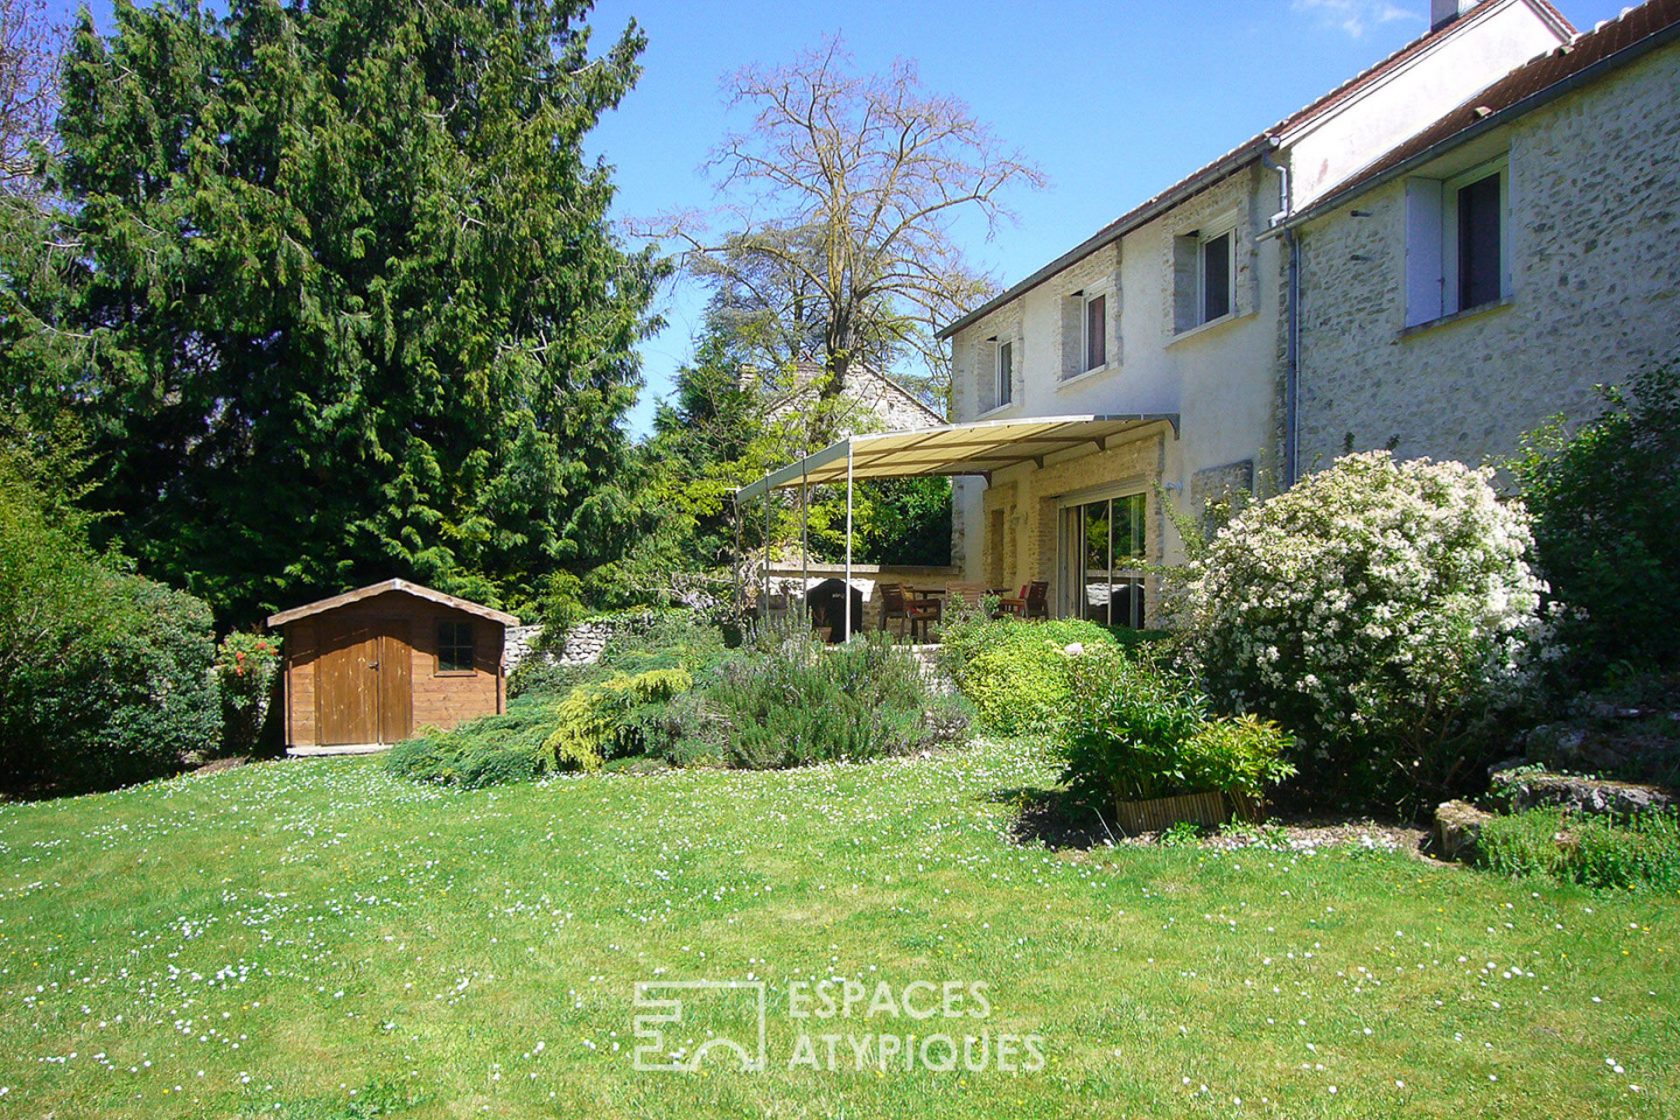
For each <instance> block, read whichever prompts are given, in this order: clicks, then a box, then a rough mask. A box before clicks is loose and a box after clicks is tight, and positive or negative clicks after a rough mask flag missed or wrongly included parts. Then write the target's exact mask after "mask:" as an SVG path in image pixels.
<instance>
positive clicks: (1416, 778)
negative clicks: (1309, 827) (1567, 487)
mask: <svg viewBox="0 0 1680 1120" xmlns="http://www.w3.org/2000/svg"><path fill="white" fill-rule="evenodd" d="M1490 477H1491V472H1490V471H1488V470H1472V469H1470V468H1468V467H1465V466H1463V465H1462V464H1459V463H1451V462H1444V463H1434V462H1430V461H1428V460H1422V459H1420V460H1415V461H1411V462H1404V463H1402V462H1396V461H1395V460H1394V459H1393V457H1392V456H1391V455H1390V454H1389V453H1388V452H1382V451H1379V452H1370V453H1366V454H1358V455H1349V456H1346V457H1345V458H1342V459H1340V460H1338V461H1337V462H1336V463H1335V465H1334V466H1332V467H1331V468H1330V469H1329V470H1326V471H1324V472H1322V473H1319V474H1316V475H1312V476H1309V477H1308V478H1306V479H1304V480H1302V481H1301V482H1300V483H1299V484H1298V485H1296V486H1295V487H1294V488H1293V489H1290V490H1287V491H1285V492H1283V493H1281V494H1279V495H1277V496H1276V497H1273V498H1271V499H1270V500H1268V501H1266V502H1263V503H1260V504H1257V505H1254V506H1250V507H1249V508H1248V509H1246V510H1244V511H1243V512H1241V513H1239V514H1238V515H1237V516H1236V517H1234V518H1232V519H1231V521H1229V522H1228V523H1227V524H1226V525H1225V526H1224V527H1223V528H1222V529H1221V530H1220V531H1219V533H1218V535H1217V536H1216V537H1215V538H1214V539H1213V541H1212V542H1211V543H1210V544H1209V545H1208V548H1207V551H1206V553H1205V554H1204V555H1203V556H1202V557H1200V558H1199V559H1197V560H1194V561H1192V562H1191V564H1190V570H1189V572H1188V578H1187V579H1186V581H1185V584H1184V590H1183V592H1182V594H1183V601H1182V602H1181V603H1180V604H1179V607H1180V620H1181V623H1182V625H1183V626H1184V627H1185V630H1186V637H1187V640H1188V645H1189V648H1190V649H1191V650H1192V651H1193V653H1194V654H1195V656H1196V657H1197V658H1198V659H1199V661H1200V665H1201V667H1202V669H1203V671H1204V672H1205V674H1206V679H1207V683H1208V685H1209V690H1210V693H1211V695H1212V697H1213V699H1214V702H1215V703H1216V704H1217V705H1219V706H1220V707H1221V708H1224V709H1227V710H1234V711H1252V712H1255V713H1258V714H1260V715H1263V716H1266V717H1268V718H1271V719H1275V720H1278V721H1279V722H1281V723H1282V724H1283V725H1284V726H1286V727H1288V728H1290V729H1292V730H1294V731H1295V732H1297V733H1298V734H1300V735H1301V736H1302V737H1303V743H1304V744H1305V745H1308V746H1310V747H1311V748H1312V750H1311V751H1310V752H1307V751H1300V750H1298V751H1297V752H1296V759H1295V760H1296V761H1297V762H1298V763H1299V764H1300V765H1301V768H1302V770H1303V773H1304V774H1306V775H1307V776H1308V777H1309V778H1310V779H1311V781H1312V783H1313V784H1312V788H1314V790H1315V791H1318V792H1319V793H1321V794H1322V793H1332V794H1335V793H1341V794H1351V795H1354V796H1356V797H1358V798H1360V799H1362V800H1366V799H1379V798H1380V799H1381V800H1383V801H1385V802H1387V803H1390V804H1403V805H1415V804H1416V803H1417V801H1418V799H1419V798H1420V797H1421V796H1434V795H1437V794H1440V793H1442V792H1445V790H1446V789H1448V788H1450V787H1451V786H1453V785H1454V784H1455V782H1458V781H1461V780H1463V779H1465V778H1466V777H1467V776H1468V775H1469V774H1470V772H1471V771H1472V770H1473V768H1474V765H1475V763H1476V761H1477V758H1476V754H1477V747H1478V745H1479V742H1480V741H1481V740H1480V739H1479V738H1478V735H1479V734H1481V733H1484V732H1485V730H1486V728H1487V726H1488V723H1487V721H1488V720H1489V718H1490V716H1491V715H1492V714H1493V713H1495V712H1496V711H1497V710H1498V709H1500V708H1501V707H1503V706H1509V705H1511V704H1512V703H1513V702H1514V701H1515V700H1516V699H1517V698H1518V697H1520V695H1521V693H1522V691H1523V688H1524V686H1525V685H1526V684H1527V683H1528V681H1529V674H1530V671H1531V669H1532V665H1533V658H1532V655H1533V654H1534V653H1535V652H1536V650H1537V647H1538V643H1539V641H1540V639H1541V638H1542V636H1543V628H1542V626H1541V620H1540V615H1539V605H1540V592H1541V590H1542V584H1541V583H1540V581H1539V580H1538V579H1537V578H1536V577H1535V575H1534V573H1533V572H1532V571H1531V570H1530V568H1529V563H1528V555H1529V552H1530V549H1531V546H1532V541H1531V538H1530V534H1529V523H1528V515H1527V513H1526V511H1525V510H1524V509H1523V507H1522V506H1521V505H1520V504H1516V503H1513V504H1503V503H1501V502H1500V500H1499V498H1498V496H1497V495H1496V494H1495V493H1494V491H1493V488H1492V486H1491V485H1490V484H1489V480H1490Z"/></svg>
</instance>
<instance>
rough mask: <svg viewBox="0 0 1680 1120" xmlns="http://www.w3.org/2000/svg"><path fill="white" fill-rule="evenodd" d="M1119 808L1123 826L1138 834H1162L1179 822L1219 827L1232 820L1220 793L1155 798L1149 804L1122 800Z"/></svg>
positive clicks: (1121, 825)
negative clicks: (1192, 822) (1161, 832)
mask: <svg viewBox="0 0 1680 1120" xmlns="http://www.w3.org/2000/svg"><path fill="white" fill-rule="evenodd" d="M1116 807H1117V808H1118V810H1119V812H1120V827H1121V828H1123V829H1125V830H1126V831H1127V832H1130V833H1134V834H1135V833H1139V832H1160V831H1161V830H1163V829H1166V828H1171V827H1172V826H1173V825H1175V824H1177V823H1178V822H1179V821H1194V822H1195V823H1197V824H1200V825H1206V826H1207V827H1209V828H1217V827H1218V826H1219V825H1222V824H1224V823H1225V822H1226V821H1228V820H1230V819H1231V812H1230V809H1229V808H1228V807H1227V805H1226V804H1225V795H1224V794H1223V793H1219V792H1217V791H1215V792H1213V793H1186V794H1181V795H1179V796H1178V797H1155V798H1151V799H1150V800H1148V801H1122V802H1120V803H1119V805H1118V806H1116Z"/></svg>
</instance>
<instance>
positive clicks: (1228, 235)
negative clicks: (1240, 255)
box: [1196, 229, 1237, 326]
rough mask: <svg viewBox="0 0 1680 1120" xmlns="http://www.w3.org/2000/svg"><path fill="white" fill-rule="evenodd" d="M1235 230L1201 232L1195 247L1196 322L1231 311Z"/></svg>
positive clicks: (1235, 242)
mask: <svg viewBox="0 0 1680 1120" xmlns="http://www.w3.org/2000/svg"><path fill="white" fill-rule="evenodd" d="M1236 278H1237V231H1236V230H1234V229H1227V230H1221V231H1220V232H1218V233H1214V234H1204V235H1203V236H1202V237H1201V238H1200V244H1198V245H1197V247H1196V323H1197V325H1198V326H1200V325H1201V324H1202V323H1211V322H1213V321H1214V320H1215V319H1223V318H1224V317H1225V316H1227V315H1229V314H1230V313H1231V308H1232V307H1233V306H1235V304H1236V300H1235V299H1234V298H1233V297H1234V295H1235V286H1236Z"/></svg>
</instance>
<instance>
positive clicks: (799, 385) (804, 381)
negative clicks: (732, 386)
mask: <svg viewBox="0 0 1680 1120" xmlns="http://www.w3.org/2000/svg"><path fill="white" fill-rule="evenodd" d="M823 372H824V370H823V367H822V365H821V364H820V363H818V362H815V361H812V360H811V359H809V358H802V359H800V360H799V361H798V362H796V363H795V364H794V371H793V386H792V387H791V388H788V389H784V390H782V391H780V392H779V393H776V394H775V395H774V396H772V397H771V398H770V400H769V402H768V405H767V408H766V411H768V412H769V414H770V415H771V416H776V415H778V414H780V413H783V412H785V411H787V410H788V409H789V408H791V407H793V406H794V405H795V404H797V403H798V402H799V401H801V400H803V399H804V398H805V397H807V396H809V395H810V394H812V393H814V392H815V391H816V388H815V386H816V382H817V381H818V379H819V378H820V377H821V376H822V375H823ZM751 378H752V374H751V373H745V374H743V378H742V380H743V382H746V381H748V380H750V379H751ZM843 395H844V396H845V397H846V398H847V399H848V400H851V401H854V402H856V403H857V404H858V405H860V406H862V407H863V408H865V409H867V410H868V411H870V412H872V413H874V414H875V417H876V418H877V419H878V420H879V421H880V422H881V424H882V427H883V429H884V430H886V431H889V432H895V431H905V430H907V429H911V428H933V427H938V426H940V425H942V424H944V423H945V416H944V414H943V413H941V412H939V411H938V410H937V409H935V408H933V407H931V406H929V405H928V403H927V402H926V401H924V400H922V399H921V398H920V397H918V396H917V395H916V394H915V393H912V392H911V391H910V390H909V389H906V388H905V387H904V386H902V385H900V384H899V383H898V382H897V381H894V380H893V379H892V378H891V377H889V376H887V375H886V374H884V373H882V372H881V371H880V370H878V369H875V368H874V367H873V366H853V367H852V368H851V369H849V370H848V371H847V372H846V388H845V392H844V394H843Z"/></svg>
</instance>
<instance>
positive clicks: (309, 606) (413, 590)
mask: <svg viewBox="0 0 1680 1120" xmlns="http://www.w3.org/2000/svg"><path fill="white" fill-rule="evenodd" d="M390 591H400V592H402V593H403V594H404V595H412V596H414V597H415V598H416V599H425V600H427V601H428V602H432V603H437V604H439V605H440V606H445V607H449V608H451V609H453V610H458V611H464V612H465V613H467V614H471V615H477V616H478V617H479V618H487V619H489V620H490V621H491V622H499V623H501V624H502V625H503V626H517V625H519V619H518V618H517V617H516V616H514V615H511V614H508V613H507V612H506V611H499V610H496V609H495V608H494V607H487V606H485V605H484V604H483V603H474V602H472V601H471V600H468V599H458V598H456V597H455V596H454V595H445V594H444V593H443V592H441V591H436V590H433V589H432V588H430V587H426V586H423V585H421V584H418V583H411V582H410V581H408V580H406V579H387V580H382V581H380V582H379V583H370V584H368V585H367V586H366V587H358V588H357V589H356V590H354V591H346V592H345V593H344V594H342V595H334V596H332V597H331V598H329V599H318V600H316V601H315V602H313V603H305V604H304V605H303V606H301V607H293V608H292V609H291V610H287V611H281V612H280V613H279V614H271V615H269V616H268V625H269V626H284V625H286V624H287V623H288V622H296V621H297V620H298V619H300V618H308V617H309V616H310V615H317V614H323V613H325V612H327V611H331V610H337V609H338V608H339V607H348V606H349V605H350V604H352V603H359V602H361V601H362V600H363V599H371V598H373V597H374V596H376V595H384V594H385V593H387V592H390Z"/></svg>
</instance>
